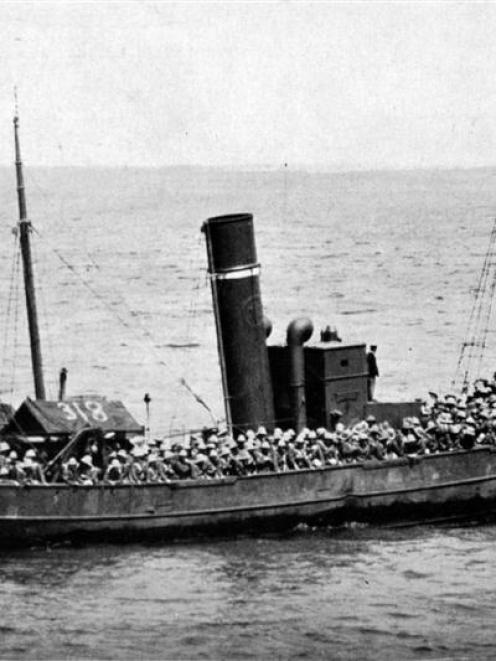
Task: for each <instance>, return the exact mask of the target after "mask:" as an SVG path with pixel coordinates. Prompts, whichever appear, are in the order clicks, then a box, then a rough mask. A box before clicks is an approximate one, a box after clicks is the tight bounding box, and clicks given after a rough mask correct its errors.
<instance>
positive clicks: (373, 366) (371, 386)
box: [367, 344, 379, 402]
mask: <svg viewBox="0 0 496 661" xmlns="http://www.w3.org/2000/svg"><path fill="white" fill-rule="evenodd" d="M376 351H377V346H376V345H375V344H371V345H370V351H369V352H368V353H367V367H368V372H369V375H368V378H367V399H368V400H369V402H373V401H374V394H375V380H376V378H377V377H378V376H379V370H378V368H377V359H376V357H375V352H376Z"/></svg>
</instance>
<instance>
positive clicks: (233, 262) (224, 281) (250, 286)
mask: <svg viewBox="0 0 496 661" xmlns="http://www.w3.org/2000/svg"><path fill="white" fill-rule="evenodd" d="M202 231H203V232H205V236H206V238H207V252H208V266H209V272H210V277H211V281H212V297H213V303H214V313H215V323H216V326H217V342H218V349H219V359H220V365H221V371H222V386H223V390H224V400H225V408H226V418H227V422H228V424H229V425H232V427H233V429H234V430H236V431H241V430H245V429H250V428H252V429H253V428H256V427H258V426H259V425H265V426H266V427H268V428H270V429H271V428H273V426H274V399H273V394H272V383H271V380H270V370H269V357H268V352H267V346H266V344H265V337H266V326H265V324H264V315H263V310H262V301H261V298H260V280H259V274H260V264H259V263H258V262H257V252H256V248H255V237H254V232H253V216H252V215H251V214H248V213H242V214H235V215H229V216H218V217H216V218H209V219H208V220H206V221H205V223H204V224H203V227H202Z"/></svg>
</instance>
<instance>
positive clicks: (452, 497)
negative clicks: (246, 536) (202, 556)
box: [0, 447, 496, 547]
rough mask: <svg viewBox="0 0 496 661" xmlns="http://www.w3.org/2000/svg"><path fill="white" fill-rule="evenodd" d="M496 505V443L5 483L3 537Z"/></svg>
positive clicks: (462, 510) (111, 534)
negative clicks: (154, 477)
mask: <svg viewBox="0 0 496 661" xmlns="http://www.w3.org/2000/svg"><path fill="white" fill-rule="evenodd" d="M493 513H496V450H494V449H493V448H488V447H481V448H477V449H475V450H471V451H460V452H450V453H445V454H432V455H427V456H424V457H407V458H404V459H398V460H394V461H390V462H365V463H363V464H358V465H357V464H351V465H344V466H337V467H330V468H325V469H318V470H302V471H292V472H284V473H271V474H261V475H253V476H249V477H243V478H223V479H220V480H196V481H194V480H187V481H180V482H179V481H178V482H171V483H168V484H147V485H145V484H143V485H137V486H131V485H124V484H122V485H116V486H109V485H102V486H70V485H55V484H54V485H46V486H44V485H36V486H25V487H19V486H9V485H7V484H6V485H1V486H0V545H1V546H4V547H5V546H9V545H25V544H33V543H40V542H46V541H61V540H73V541H74V540H84V541H88V540H126V541H127V540H129V541H130V540H144V539H162V540H173V539H177V538H184V537H194V536H197V535H203V536H205V535H207V536H213V535H222V536H231V535H233V534H238V533H253V532H260V531H262V532H274V531H280V530H289V529H291V528H293V527H295V526H296V525H298V524H301V523H305V524H308V525H311V526H313V525H339V524H342V523H343V522H345V521H361V522H368V523H376V524H384V523H396V524H405V523H428V522H430V521H431V522H439V521H443V520H449V519H454V518H456V519H477V518H479V517H483V516H487V515H491V514H493Z"/></svg>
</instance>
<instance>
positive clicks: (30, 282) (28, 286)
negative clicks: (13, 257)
mask: <svg viewBox="0 0 496 661" xmlns="http://www.w3.org/2000/svg"><path fill="white" fill-rule="evenodd" d="M14 138H15V159H16V160H15V166H16V179H17V200H18V203H19V233H20V243H21V254H22V266H23V272H24V289H25V292H26V308H27V312H28V327H29V340H30V344H31V364H32V366H33V377H34V391H35V396H36V399H45V384H44V382H43V365H42V360H41V342H40V332H39V328H38V315H37V313H36V294H35V288H34V276H33V264H32V260H31V243H30V233H31V223H30V221H29V220H28V217H27V211H26V195H25V190H24V175H23V171H22V161H21V148H20V144H19V117H18V116H17V112H16V115H15V117H14Z"/></svg>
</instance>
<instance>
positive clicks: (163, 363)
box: [33, 228, 219, 421]
mask: <svg viewBox="0 0 496 661" xmlns="http://www.w3.org/2000/svg"><path fill="white" fill-rule="evenodd" d="M33 231H34V232H36V234H37V235H38V236H39V237H40V239H41V240H44V241H45V243H46V244H47V245H48V246H49V248H50V249H51V250H52V252H53V253H54V254H55V255H56V256H57V258H58V259H59V260H60V261H61V262H62V264H63V265H64V266H65V267H66V268H67V269H68V270H69V271H70V272H71V273H72V274H73V275H74V276H75V277H76V278H77V279H78V280H79V281H80V282H81V284H82V285H83V286H84V287H85V288H86V289H87V290H88V291H89V292H90V293H91V294H92V296H94V297H95V299H97V300H98V301H99V302H100V303H101V304H102V305H103V307H105V308H106V309H107V310H108V311H109V312H110V313H111V314H112V315H113V316H114V317H115V318H116V319H117V321H118V322H119V323H120V324H121V325H122V326H123V327H124V328H126V329H127V330H128V331H129V332H130V333H131V335H133V336H134V338H135V339H138V340H141V339H142V337H141V336H140V335H139V334H138V333H136V331H135V325H134V324H130V323H129V322H128V321H127V320H126V319H125V318H124V317H123V316H122V315H121V314H120V313H119V312H118V311H116V310H115V308H114V306H113V305H111V304H109V303H108V302H107V300H106V299H105V298H104V297H103V296H102V295H101V294H100V293H99V292H98V291H97V290H96V289H95V288H94V287H93V286H92V285H91V284H90V283H89V282H88V281H87V280H86V279H85V278H83V277H82V276H81V274H80V273H79V272H78V270H77V269H76V268H75V267H74V266H73V265H72V264H71V263H70V262H69V261H68V260H67V259H66V257H64V255H62V254H61V252H60V251H59V250H58V249H57V248H54V247H53V246H51V245H50V243H49V242H48V241H47V240H46V239H45V237H44V236H42V234H41V233H40V231H39V230H36V229H35V228H33ZM113 293H114V294H115V292H113ZM122 305H123V306H125V307H126V308H127V309H128V312H129V313H130V314H133V312H132V310H131V309H130V308H129V306H128V305H127V304H126V302H125V301H124V299H122ZM134 316H135V315H134ZM141 330H142V334H143V336H144V337H146V339H147V340H148V341H149V344H150V347H151V350H152V353H153V354H154V356H155V358H156V359H157V363H158V364H159V365H161V366H162V367H165V368H166V369H167V370H169V371H170V372H173V371H174V370H173V369H172V368H171V366H170V365H169V364H167V362H166V361H165V360H164V359H163V358H162V356H161V355H160V354H159V352H158V351H157V347H156V344H157V343H156V341H155V340H154V338H153V336H152V334H151V332H150V330H149V329H147V328H143V327H142V328H141ZM175 379H176V381H177V383H178V384H179V385H180V386H181V387H182V388H184V389H185V390H186V391H187V392H188V393H189V394H190V395H192V396H193V398H194V399H195V400H196V401H197V402H198V403H201V405H202V406H203V407H204V408H205V409H206V410H207V411H208V412H209V414H210V415H211V417H212V419H213V420H216V421H217V420H219V418H218V417H216V416H215V414H214V412H213V411H212V409H211V408H210V407H209V406H208V404H207V403H206V402H205V401H204V400H203V399H202V397H200V395H198V394H197V393H196V392H195V391H194V389H193V388H192V387H191V385H190V384H188V383H187V381H186V379H184V377H178V376H177V375H176V376H175Z"/></svg>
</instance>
